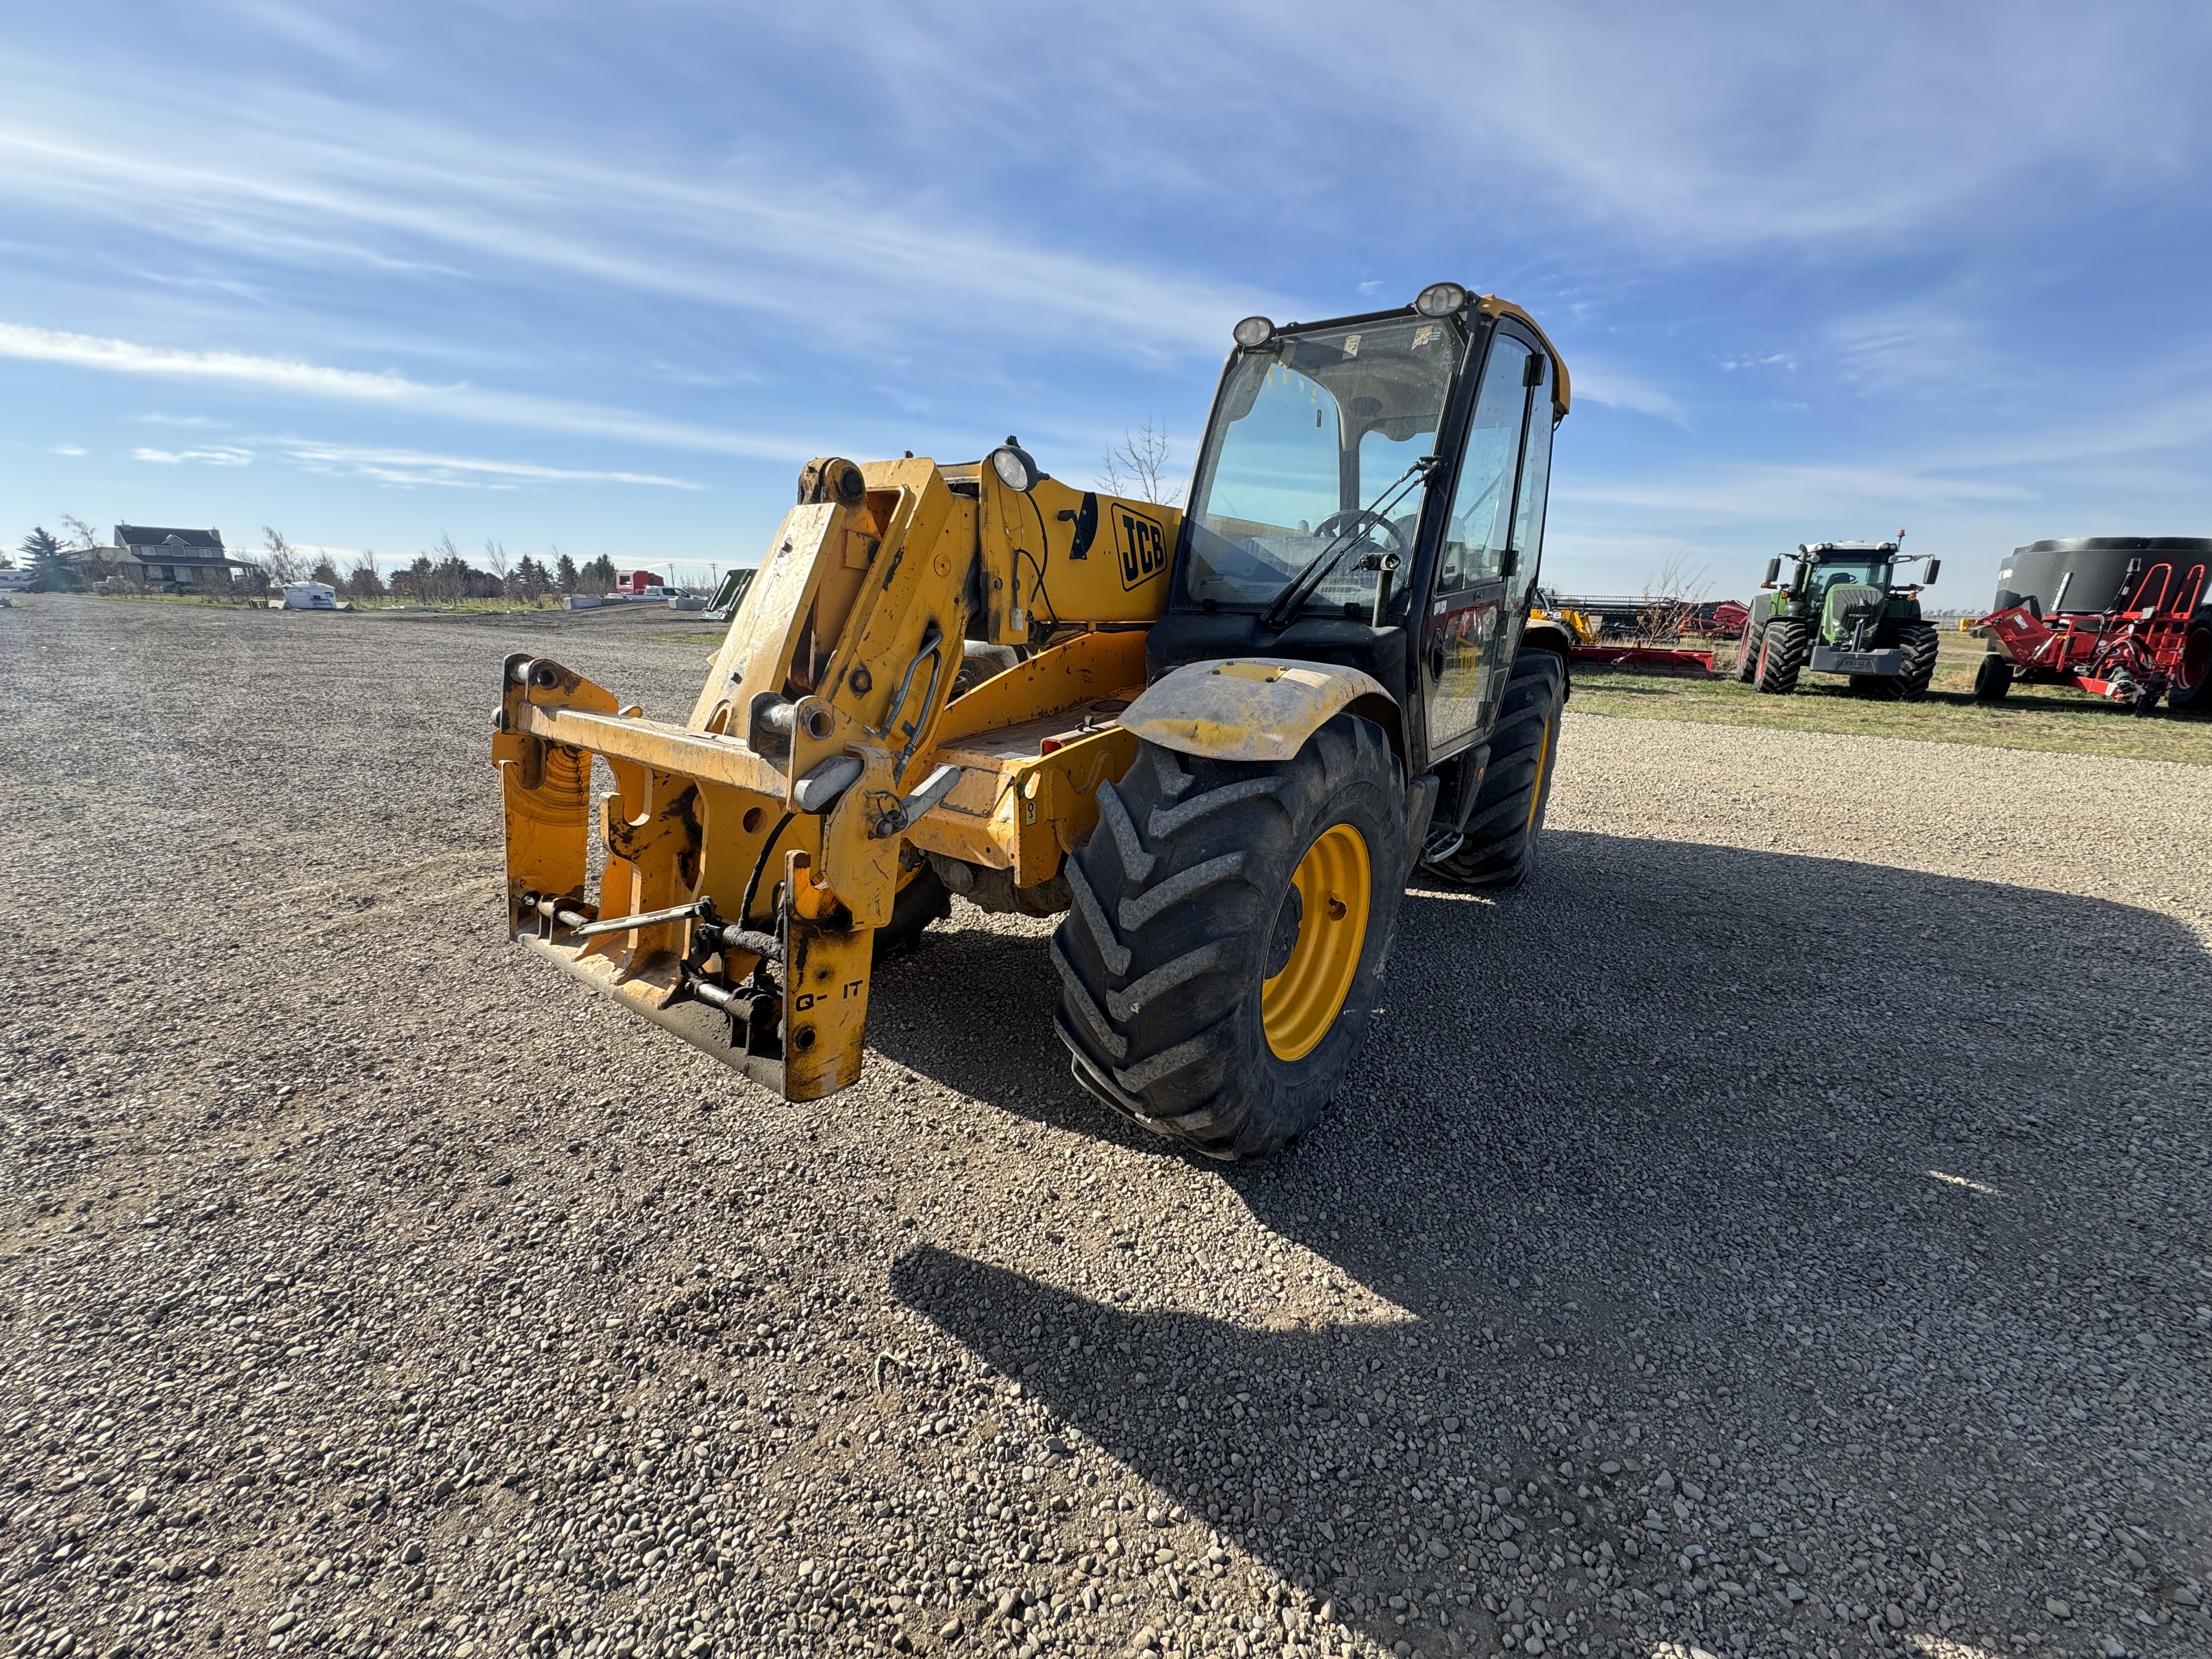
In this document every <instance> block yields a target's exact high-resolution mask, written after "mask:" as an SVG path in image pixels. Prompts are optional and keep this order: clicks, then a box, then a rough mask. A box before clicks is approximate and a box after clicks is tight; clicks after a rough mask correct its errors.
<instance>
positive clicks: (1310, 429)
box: [1146, 283, 1568, 771]
mask: <svg viewBox="0 0 2212 1659" xmlns="http://www.w3.org/2000/svg"><path fill="white" fill-rule="evenodd" d="M1236 337H1237V348H1236V350H1235V351H1234V352H1233V353H1232V354H1231V356H1230V358H1229V361H1228V362H1227V364H1226V365H1225V368H1224V369H1223V373H1222V378H1221V386H1220V391H1219V392H1218V394H1217V395H1216V397H1215V399H1214V404H1213V410H1212V414H1211V416H1210V417H1209V419H1208V421H1207V423H1206V438H1205V441H1204V443H1203V445H1202V446H1201V447H1200V453H1199V459H1198V465H1197V467H1196V469H1195V471H1194V475H1193V477H1192V483H1191V492H1190V498H1189V504H1188V507H1187V508H1186V510H1185V513H1184V514H1183V520H1182V531H1181V534H1180V537H1179V539H1178V541H1177V544H1176V556H1175V561H1174V569H1173V574H1172V577H1171V586H1170V594H1169V599H1168V606H1167V611H1166V614H1165V615H1164V616H1163V617H1161V618H1160V620H1159V622H1158V623H1157V624H1156V625H1155V626H1154V628H1153V629H1152V638H1151V642H1150V645H1149V647H1148V650H1147V653H1146V654H1147V663H1146V669H1147V674H1148V677H1149V678H1152V679H1158V678H1159V677H1160V676H1161V675H1163V674H1164V673H1165V672H1166V671H1168V670H1169V669H1170V668H1172V667H1175V666H1176V665H1179V664H1182V663H1187V662H1195V661H1201V660H1205V659H1211V658H1218V657H1230V656H1238V655H1247V654H1249V655H1261V656H1273V657H1287V658H1298V659H1305V660H1310V661H1318V662H1332V663H1340V664H1342V665H1346V666H1347V667H1353V668H1358V669H1361V670H1364V671H1366V672H1367V673H1370V674H1371V675H1373V676H1374V677H1375V678H1376V679H1377V680H1379V681H1381V682H1382V684H1383V685H1384V686H1386V687H1388V688H1389V689H1390V690H1391V691H1392V693H1393V694H1394V696H1396V697H1397V698H1398V700H1399V702H1400V706H1401V710H1402V718H1403V720H1404V722H1405V725H1404V730H1403V731H1402V732H1401V733H1400V734H1399V735H1400V736H1401V738H1402V739H1403V742H1404V744H1405V748H1406V750H1407V753H1406V760H1407V764H1408V765H1409V766H1410V767H1412V768H1413V769H1414V770H1417V771H1418V770H1421V769H1426V768H1427V767H1429V766H1431V765H1433V764H1434V763H1436V762H1437V761H1438V760H1440V759H1443V758H1444V757H1449V755H1451V754H1453V753H1455V752H1456V751H1457V750H1460V749H1462V748H1465V747H1467V746H1468V745H1469V744H1473V743H1474V742H1475V740H1476V739H1477V738H1479V736H1480V734H1481V732H1483V731H1484V730H1485V729H1486V725H1487V721H1488V716H1489V713H1490V704H1491V702H1492V701H1493V700H1494V699H1495V697H1496V696H1498V694H1499V692H1500V691H1501V690H1502V687H1503V684H1504V673H1505V671H1506V670H1507V668H1509V667H1510V664H1511V662H1512V660H1513V654H1514V652H1515V649H1516V647H1517V645H1518V642H1519V639H1520V635H1521V631H1522V624H1523V623H1524V621H1525V619H1526V617H1527V615H1528V600H1529V595H1530V593H1531V591H1532V588H1533V584H1534V580H1535V577H1536V572H1537V567H1538V562H1539V559H1540V556H1541V552H1542V548H1543V534H1544V508H1545V502H1546V498H1547V492H1548V487H1549V483H1550V476H1551V454H1552V434H1553V428H1554V427H1555V426H1556V425H1557V423H1558V422H1559V420H1560V418H1561V417H1563V416H1565V413H1566V410H1567V397H1568V394H1567V386H1566V382H1565V375H1564V374H1563V372H1562V371H1561V369H1560V368H1559V359H1558V355H1557V353H1556V352H1555V351H1553V349H1552V346H1551V343H1550V342H1549V341H1547V339H1546V338H1545V337H1544V335H1543V333H1542V331H1541V330H1540V329H1538V328H1537V326H1536V325H1535V324H1534V321H1533V320H1532V319H1529V318H1528V316H1527V315H1526V314H1525V313H1522V312H1521V311H1520V310H1519V309H1518V308H1517V307H1512V306H1510V305H1506V304H1504V303H1503V302H1502V301H1497V300H1494V299H1490V298H1478V297H1475V296H1473V295H1469V294H1468V291H1467V290H1466V289H1463V288H1462V287H1461V286H1460V285H1459V284H1458V283H1436V284H1433V285H1432V286H1431V287H1430V288H1428V289H1424V290H1423V291H1422V293H1421V295H1420V296H1419V299H1417V300H1416V301H1415V302H1414V303H1413V305H1410V306H1406V307H1400V308H1399V309H1397V310H1395V311H1384V312H1373V313H1367V314H1364V315H1362V316H1358V317H1348V318H1340V319H1336V320H1334V321H1331V322H1323V323H1309V324H1295V323H1294V324H1290V325H1285V326H1282V327H1277V326H1276V325H1273V324H1272V323H1270V322H1268V321H1267V319H1264V318H1247V319H1245V320H1244V321H1243V322H1242V323H1240V324H1238V325H1237V331H1236Z"/></svg>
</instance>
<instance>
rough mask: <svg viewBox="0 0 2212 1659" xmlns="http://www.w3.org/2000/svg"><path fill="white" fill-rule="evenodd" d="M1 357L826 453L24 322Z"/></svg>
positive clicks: (662, 439)
mask: <svg viewBox="0 0 2212 1659" xmlns="http://www.w3.org/2000/svg"><path fill="white" fill-rule="evenodd" d="M0 357H15V358H19V359H29V360H32V361H35V362H52V363H67V364H70V365H71V366H73V367H76V368H89V369H97V370H100V371H103V372H106V373H110V374H143V375H153V376H161V377H167V378H172V379H179V380H208V381H219V382H228V383H230V384H234V385H240V386H253V387H258V388H259V389H261V390H264V391H270V392H283V393H287V394H291V395H295V396H299V397H305V398H324V399H336V400H339V401H343V402H347V403H354V404H375V405H380V406H383V407H386V408H391V409H407V410H415V411H418V412H420V413H423V414H428V415H436V416H445V417H446V418H448V419H452V420H458V421H468V422H478V423H483V424H489V425H495V426H509V427H527V428H536V429H538V430H541V431H547V432H568V433H574V434H578V435H585V436H590V437H599V438H614V439H620V440H623V441H628V442H633V443H643V444H658V445H665V446H668V447H672V448H678V449H693V450H699V451H702V452H705V453H714V454H723V455H742V456H748V457H752V458H756V459H768V460H792V459H806V458H807V457H810V456H812V455H817V454H821V453H824V448H825V447H823V446H812V447H810V446H809V445H808V444H807V443H806V441H805V440H804V439H803V438H800V439H794V438H792V437H789V436H783V437H763V436H758V435H753V434H750V433H743V432H732V431H727V430H724V429H720V428H714V427H705V426H698V425H694V424H691V423H689V422H681V421H669V420H663V419H660V418H659V417H657V416H650V415H642V414H638V413H635V412H634V411H631V410H618V409H605V408H599V407H595V406H593V405H592V404H579V403H569V402H566V401H563V400H562V399H558V398H541V397H538V396H535V395H532V394H531V393H527V392H499V391H492V390H488V389H485V388H481V387H477V386H469V385H466V384H455V385H451V386H433V385H428V384H426V383H425V382H422V381H420V380H410V379H409V378H407V377H406V376H404V375H402V374H392V373H389V372H386V371H381V370H364V369H352V368H331V367H330V366H329V365H327V364H322V363H311V362H301V361H299V360H297V359H294V358H286V357H264V356H252V355H251V354H248V353H244V352H235V351H182V350H177V349H172V348H168V347H163V346H151V345H143V344H140V343H137V342H134V341H130V340H117V339H108V338H103V337H99V336H95V335H89V334H72V333H66V332H64V331H59V330H56V329H47V328H31V327H27V326H25V325H22V324H20V323H0ZM149 453H150V452H149Z"/></svg>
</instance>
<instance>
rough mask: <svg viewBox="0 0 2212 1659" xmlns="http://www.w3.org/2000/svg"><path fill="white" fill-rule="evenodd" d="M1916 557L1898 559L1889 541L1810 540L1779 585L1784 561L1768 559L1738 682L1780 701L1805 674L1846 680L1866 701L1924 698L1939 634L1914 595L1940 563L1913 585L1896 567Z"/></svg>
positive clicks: (1745, 637) (1933, 564)
mask: <svg viewBox="0 0 2212 1659" xmlns="http://www.w3.org/2000/svg"><path fill="white" fill-rule="evenodd" d="M1916 557H1917V556H1915V555H1909V554H1908V555H1905V556H1902V557H1900V556H1899V554H1898V551H1897V544H1896V543H1895V542H1808V543H1806V544H1803V545H1802V546H1801V547H1799V548H1798V550H1797V552H1796V564H1797V568H1796V573H1795V574H1792V575H1791V577H1790V580H1789V581H1788V582H1786V583H1785V582H1784V581H1783V580H1781V576H1782V561H1781V560H1780V559H1779V558H1773V559H1769V560H1768V561H1767V562H1766V580H1764V581H1762V582H1761V583H1759V587H1760V589H1761V592H1759V596H1758V597H1757V598H1755V599H1753V600H1752V602H1751V615H1750V617H1748V618H1747V619H1746V621H1745V623H1744V625H1743V652H1742V654H1741V657H1739V658H1738V659H1737V662H1736V670H1735V677H1736V678H1738V679H1739V680H1741V681H1743V682H1744V683H1745V684H1747V685H1753V686H1756V687H1758V689H1759V690H1761V691H1771V692H1774V693H1776V694H1778V695H1784V696H1786V695H1787V694H1788V693H1790V692H1792V691H1795V690H1796V689H1797V677H1798V676H1799V675H1800V674H1802V673H1803V672H1805V671H1808V670H1810V671H1812V672H1814V673H1815V674H1848V675H1849V676H1850V682H1851V690H1853V691H1854V692H1856V693H1857V695H1858V696H1863V697H1901V698H1904V699H1905V701H1906V702H1917V701H1919V699H1921V698H1923V697H1924V696H1927V695H1928V682H1929V680H1930V679H1931V678H1934V676H1935V673H1936V626H1935V624H1934V623H1925V622H1923V621H1921V620H1920V590H1921V589H1922V588H1923V587H1925V586H1929V584H1930V583H1932V582H1933V581H1934V580H1936V571H1937V570H1938V569H1940V568H1942V560H1941V559H1929V561H1928V568H1926V569H1925V570H1924V571H1923V572H1922V573H1921V576H1920V580H1918V581H1917V582H1899V580H1897V567H1898V566H1899V565H1900V564H1910V563H1912V562H1914V561H1915V559H1916Z"/></svg>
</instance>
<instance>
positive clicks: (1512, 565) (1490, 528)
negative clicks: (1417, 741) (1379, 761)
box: [1421, 328, 1551, 759]
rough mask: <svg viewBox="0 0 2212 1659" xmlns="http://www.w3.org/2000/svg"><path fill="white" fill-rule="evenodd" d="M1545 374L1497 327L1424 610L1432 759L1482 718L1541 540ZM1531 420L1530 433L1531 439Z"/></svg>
mask: <svg viewBox="0 0 2212 1659" xmlns="http://www.w3.org/2000/svg"><path fill="white" fill-rule="evenodd" d="M1549 375H1550V363H1549V361H1548V359H1547V357H1546V356H1545V354H1544V353H1543V352H1542V351H1541V350H1539V349H1536V348H1535V347H1534V345H1533V344H1531V343H1528V341H1525V340H1523V339H1522V338H1520V337H1517V336H1516V335H1514V334H1511V333H1508V332H1506V331H1504V330H1503V329H1502V328H1501V329H1500V330H1499V331H1498V333H1497V334H1496V335H1495V336H1494V337H1492V341H1491V346H1490V356H1489V360H1488V362H1486V363H1485V365H1484V367H1483V372H1482V385H1481V389H1480V391H1479V392H1478V393H1477V394H1476V397H1475V403H1474V414H1473V416H1472V417H1471V418H1470V419H1469V421H1468V427H1467V434H1466V437H1465V439H1464V441H1463V442H1462V447H1461V453H1460V461H1459V470H1458V477H1457V479H1456V481H1455V483H1454V486H1453V489H1452V502H1451V508H1450V511H1449V514H1448V516H1447V518H1446V520H1445V524H1444V526H1443V538H1442V544H1441V546H1440V549H1439V551H1438V553H1437V561H1436V566H1435V569H1436V574H1435V578H1434V580H1432V581H1431V585H1430V592H1429V594H1428V599H1427V607H1426V615H1425V617H1424V618H1423V621H1422V634H1421V664H1422V673H1423V676H1424V681H1425V684H1424V690H1425V693H1426V695H1425V698H1424V700H1423V701H1424V702H1425V704H1426V707H1427V710H1428V751H1429V755H1430V757H1431V759H1441V758H1443V757H1445V756H1448V755H1450V754H1452V753H1453V752H1455V750H1460V749H1463V748H1465V747H1466V746H1467V745H1468V744H1470V743H1472V742H1474V739H1475V738H1477V737H1479V736H1480V735H1481V733H1482V732H1484V731H1485V730H1486V728H1487V727H1488V726H1489V723H1490V717H1491V709H1492V704H1493V703H1494V702H1496V700H1497V698H1498V695H1499V693H1500V692H1501V691H1502V690H1504V676H1505V674H1506V672H1507V671H1508V669H1509V667H1510V665H1511V663H1512V660H1513V648H1514V645H1515V642H1516V639H1517V638H1518V636H1519V634H1520V629H1521V622H1522V615H1523V613H1524V611H1525V610H1526V606H1525V605H1524V603H1523V601H1524V600H1525V599H1526V597H1527V594H1528V584H1529V583H1530V582H1531V581H1533V580H1534V578H1535V574H1536V571H1535V568H1536V552H1537V550H1538V549H1540V548H1541V545H1542V536H1543V510H1544V509H1543V501H1544V495H1545V489H1544V483H1545V479H1546V477H1547V475H1548V472H1549V470H1550V459H1551V418H1550V417H1551V404H1550V401H1549V399H1548V398H1545V399H1544V400H1543V401H1542V402H1541V403H1540V402H1539V401H1538V393H1539V392H1540V391H1541V388H1542V387H1543V386H1545V384H1546V382H1547V380H1548V378H1549ZM1532 424H1533V425H1534V427H1536V428H1539V429H1540V430H1541V441H1531V433H1530V428H1531V426H1532ZM1532 452H1534V459H1536V460H1537V462H1538V465H1536V467H1535V468H1534V471H1533V477H1532V470H1531V468H1530V466H1529V465H1528V463H1529V461H1530V460H1531V459H1532ZM1528 482H1533V483H1534V486H1535V488H1534V491H1533V493H1532V492H1530V491H1529V490H1528V489H1527V488H1526V483H1528ZM1532 509H1533V516H1532ZM1532 530H1533V534H1531V533H1530V532H1531V531H1532ZM1524 545H1525V547H1526V555H1525V556H1523V554H1522V548H1523V546H1524Z"/></svg>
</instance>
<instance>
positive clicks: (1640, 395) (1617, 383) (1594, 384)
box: [1568, 354, 1690, 431]
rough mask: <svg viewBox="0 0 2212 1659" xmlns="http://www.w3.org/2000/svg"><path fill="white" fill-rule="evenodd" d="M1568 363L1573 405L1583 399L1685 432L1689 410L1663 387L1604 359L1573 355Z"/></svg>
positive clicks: (1687, 425) (1688, 421)
mask: <svg viewBox="0 0 2212 1659" xmlns="http://www.w3.org/2000/svg"><path fill="white" fill-rule="evenodd" d="M1568 362H1569V373H1570V374H1571V375H1572V376H1573V383H1572V386H1571V390H1572V392H1573V393H1574V397H1575V401H1576V402H1577V403H1580V402H1582V401H1583V399H1585V398H1587V399H1588V400H1589V402H1591V403H1594V404H1605V405H1606V407H1607V408H1608V409H1626V410H1631V411H1632V412H1633V413H1635V414H1638V415H1650V416H1656V417H1657V418H1658V419H1660V420H1662V421H1670V422H1673V423H1674V425H1676V426H1679V427H1680V428H1683V429H1684V430H1685V431H1686V430H1688V428H1689V425H1690V411H1689V410H1688V409H1687V408H1686V406H1685V405H1684V404H1683V403H1682V400H1681V399H1680V398H1677V397H1676V396H1675V395H1674V393H1673V392H1669V391H1668V390H1667V388H1666V387H1664V386H1660V385H1658V384H1656V382H1654V381H1652V380H1648V379H1646V378H1645V377H1644V376H1643V375H1641V374H1637V373H1636V372H1635V371H1634V370H1632V369H1628V368H1622V367H1621V366H1620V365H1619V364H1617V363H1614V362H1610V361H1608V360H1607V359H1604V358H1590V357H1584V356H1581V355H1579V354H1577V355H1576V356H1573V357H1571V358H1570V359H1569V360H1568Z"/></svg>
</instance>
